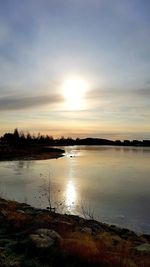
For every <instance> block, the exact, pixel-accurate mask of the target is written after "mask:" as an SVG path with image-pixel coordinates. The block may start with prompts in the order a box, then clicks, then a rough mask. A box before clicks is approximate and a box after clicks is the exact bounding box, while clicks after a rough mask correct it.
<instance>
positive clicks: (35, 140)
mask: <svg viewBox="0 0 150 267" xmlns="http://www.w3.org/2000/svg"><path fill="white" fill-rule="evenodd" d="M0 142H1V144H9V145H15V146H20V145H32V144H33V145H34V144H41V145H49V146H71V145H110V146H114V145H115V146H150V140H143V141H139V140H132V141H131V140H124V141H120V140H116V141H112V140H107V139H101V138H84V139H80V138H76V139H73V138H71V137H67V138H65V137H63V136H62V137H60V138H58V139H54V138H53V136H49V135H41V134H40V133H39V134H37V135H31V134H30V133H29V132H28V133H26V134H25V133H24V132H23V131H18V129H15V130H14V132H13V133H5V134H4V135H3V136H2V137H1V138H0Z"/></svg>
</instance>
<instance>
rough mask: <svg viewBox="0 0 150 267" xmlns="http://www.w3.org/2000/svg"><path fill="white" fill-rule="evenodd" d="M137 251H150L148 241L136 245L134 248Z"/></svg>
mask: <svg viewBox="0 0 150 267" xmlns="http://www.w3.org/2000/svg"><path fill="white" fill-rule="evenodd" d="M135 249H136V250H137V251H140V252H148V253H149V252H150V244H148V243H144V244H141V245H139V246H137V247H136V248H135Z"/></svg>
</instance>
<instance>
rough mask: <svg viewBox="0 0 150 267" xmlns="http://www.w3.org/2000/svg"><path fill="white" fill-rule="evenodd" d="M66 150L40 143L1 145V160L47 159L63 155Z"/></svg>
mask: <svg viewBox="0 0 150 267" xmlns="http://www.w3.org/2000/svg"><path fill="white" fill-rule="evenodd" d="M64 153H65V151H64V150H63V149H60V148H53V147H47V146H40V145H38V146H37V145H36V146H35V145H32V146H26V147H25V146H24V147H22V146H21V147H14V146H0V161H9V160H10V161H12V160H46V159H54V158H59V157H63V154H64Z"/></svg>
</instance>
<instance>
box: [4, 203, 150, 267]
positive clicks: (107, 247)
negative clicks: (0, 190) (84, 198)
mask: <svg viewBox="0 0 150 267" xmlns="http://www.w3.org/2000/svg"><path fill="white" fill-rule="evenodd" d="M81 265H82V266H91V267H92V266H101V267H110V266H111V267H112V266H113V267H149V266H150V236H149V235H140V236H139V235H137V234H136V233H134V232H133V231H130V230H128V229H121V228H118V227H116V226H110V225H107V224H103V223H100V222H97V221H94V220H85V219H83V218H80V217H78V216H73V215H61V214H58V213H54V212H49V211H47V210H41V209H35V208H33V207H31V206H30V205H27V204H25V203H22V204H21V203H17V202H15V201H8V200H4V199H0V266H6V267H8V266H16V267H23V266H24V267H27V266H28V267H29V266H37V267H42V266H45V267H48V266H72V267H74V266H75V267H78V266H81Z"/></svg>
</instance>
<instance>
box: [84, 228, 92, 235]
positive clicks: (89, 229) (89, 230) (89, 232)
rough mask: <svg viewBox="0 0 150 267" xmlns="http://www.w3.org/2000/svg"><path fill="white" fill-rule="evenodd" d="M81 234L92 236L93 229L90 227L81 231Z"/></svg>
mask: <svg viewBox="0 0 150 267" xmlns="http://www.w3.org/2000/svg"><path fill="white" fill-rule="evenodd" d="M81 232H83V233H85V234H89V235H91V234H92V229H91V228H90V227H84V228H82V229H81Z"/></svg>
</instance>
